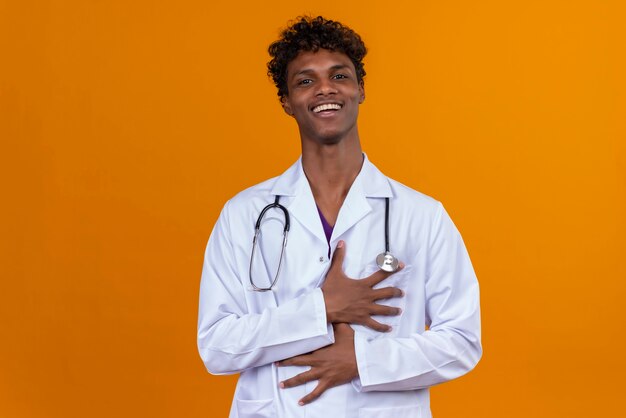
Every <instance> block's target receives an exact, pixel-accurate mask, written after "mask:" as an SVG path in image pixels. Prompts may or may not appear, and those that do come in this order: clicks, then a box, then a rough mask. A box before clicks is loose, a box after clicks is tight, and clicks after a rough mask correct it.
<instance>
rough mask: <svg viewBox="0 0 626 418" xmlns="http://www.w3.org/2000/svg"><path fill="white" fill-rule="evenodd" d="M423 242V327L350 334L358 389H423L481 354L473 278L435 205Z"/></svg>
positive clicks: (457, 236) (464, 253)
mask: <svg viewBox="0 0 626 418" xmlns="http://www.w3.org/2000/svg"><path fill="white" fill-rule="evenodd" d="M428 241H429V245H428V248H429V255H428V268H427V270H426V276H427V277H426V281H425V295H426V306H425V309H426V322H427V324H429V329H428V330H427V331H424V332H416V333H414V334H411V335H409V336H407V337H382V338H375V339H369V338H368V337H365V336H364V335H360V334H358V333H357V334H355V352H356V357H357V365H358V370H359V378H357V379H355V380H353V385H354V387H355V388H356V389H357V390H358V391H362V392H368V391H398V390H414V389H422V388H427V387H429V386H432V385H436V384H439V383H443V382H446V381H449V380H452V379H455V378H457V377H459V376H462V375H463V374H465V373H467V372H468V371H470V370H471V369H472V368H474V366H475V365H476V364H477V363H478V360H479V359H480V357H481V355H482V346H481V342H480V332H481V331H480V304H479V290H478V282H477V280H476V275H475V274H474V270H473V268H472V265H471V262H470V259H469V255H468V253H467V251H466V249H465V245H464V244H463V240H462V238H461V235H460V234H459V232H458V231H457V229H456V227H455V226H454V224H453V223H452V220H451V219H450V218H449V216H448V214H447V213H446V212H445V210H444V209H443V206H442V205H441V204H439V206H438V210H437V215H436V216H435V219H434V222H433V226H432V229H431V233H430V238H429V240H428Z"/></svg>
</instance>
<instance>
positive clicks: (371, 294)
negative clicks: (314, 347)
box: [322, 241, 404, 332]
mask: <svg viewBox="0 0 626 418" xmlns="http://www.w3.org/2000/svg"><path fill="white" fill-rule="evenodd" d="M345 254H346V244H345V242H343V241H339V243H338V244H337V248H336V249H335V254H333V260H332V263H331V265H330V270H329V271H328V274H327V275H326V280H325V281H324V284H323V285H322V293H323V294H324V301H325V303H326V318H327V320H328V322H331V323H349V324H359V325H364V326H367V327H369V328H372V329H373V330H376V331H381V332H387V331H390V330H391V327H390V326H389V325H384V324H381V323H380V322H378V321H375V320H374V319H372V315H385V316H394V315H399V314H400V309H399V308H394V307H391V306H385V305H380V304H378V303H376V301H377V300H379V299H389V298H395V297H400V296H402V295H403V293H402V290H400V289H398V288H397V287H384V288H381V289H373V287H374V286H375V285H377V284H378V283H380V282H382V281H383V280H385V279H386V278H387V277H389V276H391V275H392V274H393V273H388V272H386V271H383V270H378V271H377V272H375V273H374V274H372V275H371V276H369V277H366V278H363V279H359V280H355V279H351V278H349V277H348V276H346V274H345V273H344V272H343V259H344V257H345ZM403 267H404V265H403V264H402V263H400V269H402V268H403Z"/></svg>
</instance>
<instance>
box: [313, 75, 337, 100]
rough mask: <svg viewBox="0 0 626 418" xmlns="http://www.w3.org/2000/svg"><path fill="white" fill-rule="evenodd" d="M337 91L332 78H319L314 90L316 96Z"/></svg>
mask: <svg viewBox="0 0 626 418" xmlns="http://www.w3.org/2000/svg"><path fill="white" fill-rule="evenodd" d="M335 93H337V88H336V87H335V85H334V84H333V82H332V80H329V79H323V78H322V79H320V80H319V82H318V83H317V91H316V92H315V94H316V95H318V96H326V95H328V94H335Z"/></svg>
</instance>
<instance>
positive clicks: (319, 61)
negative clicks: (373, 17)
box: [282, 49, 365, 144]
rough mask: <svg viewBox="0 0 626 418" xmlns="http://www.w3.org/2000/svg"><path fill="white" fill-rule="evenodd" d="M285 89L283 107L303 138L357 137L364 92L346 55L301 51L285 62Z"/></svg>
mask: <svg viewBox="0 0 626 418" xmlns="http://www.w3.org/2000/svg"><path fill="white" fill-rule="evenodd" d="M287 91H288V95H287V97H285V98H283V100H282V105H283V109H284V110H285V112H287V114H289V115H291V116H293V117H294V118H295V119H296V122H297V123H298V128H299V129H300V136H301V137H302V139H303V141H305V140H309V141H314V142H317V143H320V144H336V143H338V142H340V141H342V140H344V139H345V138H347V137H350V136H354V137H355V138H356V139H358V133H357V123H356V122H357V117H358V114H359V105H360V104H361V103H362V102H363V100H364V99H365V92H364V90H363V83H359V82H358V81H357V77H356V70H355V69H354V64H353V63H352V61H350V58H348V56H347V55H345V54H343V53H341V52H331V51H328V50H326V49H320V50H319V51H317V52H310V51H309V52H307V51H303V52H301V53H300V54H299V55H298V56H297V57H296V58H295V59H294V60H293V61H291V62H290V63H289V65H288V66H287Z"/></svg>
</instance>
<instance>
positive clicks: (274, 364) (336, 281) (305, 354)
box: [198, 17, 482, 418]
mask: <svg viewBox="0 0 626 418" xmlns="http://www.w3.org/2000/svg"><path fill="white" fill-rule="evenodd" d="M269 52H270V55H271V56H272V60H271V61H270V63H269V64H268V68H269V74H270V75H271V76H272V78H273V80H274V82H275V84H276V86H277V88H278V95H279V97H280V99H281V103H282V107H283V109H284V111H285V112H286V113H287V114H288V115H290V116H292V117H293V118H294V119H295V120H296V123H297V124H298V128H299V131H300V140H301V144H302V157H301V159H300V160H299V161H298V162H296V164H294V165H293V166H292V167H291V168H289V169H288V170H287V171H286V172H285V173H284V174H282V175H281V176H279V177H276V178H273V179H270V180H268V181H266V182H263V183H261V184H259V185H256V186H254V187H251V188H250V189H247V190H244V191H243V192H241V193H239V194H238V195H237V196H235V197H234V198H232V199H231V200H230V201H229V202H227V203H226V205H225V207H224V209H223V211H222V213H221V215H220V217H219V219H218V221H217V224H216V225H215V228H214V230H213V233H212V234H211V237H210V239H209V243H208V245H207V249H206V254H205V262H204V269H203V273H202V282H201V288H200V311H199V320H198V349H199V351H200V355H201V357H202V359H203V361H204V363H205V365H206V367H207V369H208V370H209V372H211V373H213V374H232V373H241V375H240V377H239V381H238V384H237V388H236V391H235V396H234V400H233V404H232V407H231V413H230V417H231V418H236V417H238V418H252V417H329V416H331V417H346V418H356V417H366V418H367V417H383V418H384V417H395V418H397V417H422V418H424V417H430V416H431V414H430V407H429V394H428V388H429V387H430V386H432V385H435V384H438V383H442V382H445V381H448V380H451V379H454V378H456V377H458V376H461V375H463V374H465V373H466V372H468V371H469V370H471V369H472V368H473V367H474V366H475V365H476V363H477V362H478V360H479V358H480V356H481V352H482V351H481V350H482V349H481V344H480V313H479V298H478V283H477V281H476V277H475V275H474V272H473V269H472V266H471V263H470V260H469V257H468V255H467V252H466V250H465V247H464V245H463V242H462V239H461V237H460V235H459V233H458V231H457V230H456V228H455V227H454V225H453V223H452V221H451V220H450V218H449V217H448V215H447V214H446V212H445V210H444V209H443V207H442V206H441V204H440V203H439V202H437V201H435V200H433V199H431V198H429V197H427V196H425V195H423V194H420V193H418V192H416V191H413V190H411V189H409V188H407V187H406V186H403V185H401V184H399V183H398V182H396V181H394V180H391V179H389V178H387V177H385V176H384V175H383V174H382V173H381V172H380V171H378V169H376V167H374V165H373V164H372V163H371V162H369V160H368V159H367V157H366V156H365V155H364V154H363V152H362V150H361V145H360V140H359V133H358V127H357V118H358V112H359V106H360V105H361V104H362V103H363V101H364V99H365V90H364V80H363V77H364V76H365V71H364V68H363V62H362V59H363V57H364V56H365V54H366V48H365V45H364V44H363V42H362V41H361V39H360V37H359V36H358V35H357V34H356V33H354V32H353V31H352V30H350V29H349V28H347V27H345V26H343V25H341V24H340V23H338V22H333V21H330V20H326V19H324V18H322V17H317V18H308V17H304V18H300V19H299V20H297V21H296V22H295V23H294V24H292V25H291V26H290V27H288V28H287V29H286V30H284V31H283V32H282V36H281V38H280V39H279V40H278V41H276V42H274V43H273V44H272V45H271V46H270V48H269ZM255 224H256V226H257V228H258V232H257V235H255ZM287 234H289V236H288V238H289V239H288V240H287ZM253 236H255V238H254V240H253ZM331 250H332V251H331ZM379 253H380V255H379ZM377 256H378V257H377ZM394 256H395V257H397V259H399V260H401V262H400V263H398V262H397V260H396V258H395V257H394ZM377 258H378V259H379V261H380V263H379V264H376V260H377ZM331 260H332V261H331ZM381 266H382V267H383V268H385V269H386V270H388V271H383V270H381V269H380V267H381Z"/></svg>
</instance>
